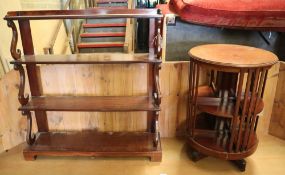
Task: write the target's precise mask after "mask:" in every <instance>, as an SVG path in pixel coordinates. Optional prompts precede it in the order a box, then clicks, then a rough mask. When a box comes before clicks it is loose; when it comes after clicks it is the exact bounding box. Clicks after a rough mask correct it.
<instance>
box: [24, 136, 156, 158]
mask: <svg viewBox="0 0 285 175" xmlns="http://www.w3.org/2000/svg"><path fill="white" fill-rule="evenodd" d="M153 137H155V136H154V134H152V133H149V132H98V131H81V132H41V133H38V135H37V139H36V141H35V142H34V144H32V145H30V146H28V147H27V148H26V149H25V150H24V157H25V159H26V160H33V159H34V158H35V157H36V156H46V155H48V156H104V157H106V156H110V157H115V156H119V157H132V156H144V157H150V158H151V161H161V145H160V140H158V142H159V143H158V146H157V147H154V146H153ZM75 140H76V142H75Z"/></svg>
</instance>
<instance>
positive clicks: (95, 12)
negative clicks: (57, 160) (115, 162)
mask: <svg viewBox="0 0 285 175" xmlns="http://www.w3.org/2000/svg"><path fill="white" fill-rule="evenodd" d="M87 18H155V20H156V21H158V24H159V25H156V26H153V27H155V31H157V32H158V34H159V35H158V36H159V37H156V38H158V39H156V40H157V43H158V44H156V47H155V48H154V49H150V51H149V53H148V54H123V53H102V54H99V53H96V54H78V55H65V56H63V55H58V56H54V55H53V56H48V55H43V56H35V55H34V46H33V39H32V35H31V28H30V20H51V19H87ZM5 19H6V20H7V21H8V26H9V27H11V29H12V32H13V38H12V42H11V55H12V56H13V58H14V59H15V60H14V61H12V62H11V63H12V64H14V66H15V69H16V70H18V71H19V73H20V90H19V102H20V103H21V105H22V106H21V107H20V108H19V110H21V111H22V114H23V115H25V116H27V128H28V129H27V139H26V140H27V143H28V145H29V146H28V147H27V148H26V149H25V150H24V157H25V159H26V160H34V158H35V157H36V156H37V155H52V156H147V157H150V158H151V161H161V156H162V153H161V145H160V135H159V128H158V121H159V120H158V117H159V110H160V108H159V106H160V103H161V93H160V87H159V70H160V63H161V43H160V41H161V40H160V38H161V37H160V35H162V34H161V32H162V29H161V27H162V21H163V15H161V14H159V12H158V11H157V10H156V9H118V8H96V9H88V10H43V11H17V12H8V14H7V15H6V17H5ZM13 20H18V22H19V28H20V34H21V38H22V45H23V50H24V56H23V57H22V58H21V59H20V51H18V50H16V44H17V39H18V38H17V37H18V33H17V30H16V26H15V24H14V23H13ZM106 25H113V24H106ZM106 25H103V24H97V25H92V26H88V25H84V26H83V27H105V26H106ZM116 27H125V25H124V26H116ZM105 35H106V34H105ZM106 36H107V35H106ZM149 40H150V41H154V37H153V38H149ZM117 44H121V43H117ZM93 46H94V45H93ZM93 46H92V47H93ZM97 46H98V45H97ZM97 46H96V47H97ZM113 46H115V45H114V43H113V45H112V47H113ZM116 46H121V45H116ZM90 47H91V46H90ZM98 47H106V45H105V46H103V45H102V46H98ZM152 50H156V51H158V50H159V52H157V53H158V55H155V54H154V53H153V51H152ZM136 63H145V64H148V81H147V83H148V95H146V96H128V97H127V96H124V97H120V96H119V97H110V96H109V97H108V96H107V97H95V96H88V97H84V96H76V97H75V96H64V97H62V96H58V97H56V96H44V94H43V93H42V88H41V80H40V76H39V75H38V70H37V65H38V64H136ZM23 64H25V65H26V70H27V75H28V78H29V84H30V89H31V98H30V99H29V98H28V97H25V96H24V86H25V73H24V68H23ZM28 99H29V101H28ZM31 111H34V112H35V116H36V121H37V126H38V133H37V134H36V135H37V137H35V136H34V135H33V133H32V117H31ZM46 111H97V112H107V111H108V112H127V111H147V112H148V121H147V122H148V123H147V125H148V129H147V131H148V132H140V133H136V132H135V133H99V132H85V131H84V132H73V133H53V132H49V128H48V123H47V116H46Z"/></svg>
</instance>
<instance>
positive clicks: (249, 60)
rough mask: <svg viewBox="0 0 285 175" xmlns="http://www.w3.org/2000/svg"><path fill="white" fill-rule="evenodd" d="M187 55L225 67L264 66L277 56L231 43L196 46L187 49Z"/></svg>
mask: <svg viewBox="0 0 285 175" xmlns="http://www.w3.org/2000/svg"><path fill="white" fill-rule="evenodd" d="M189 55H190V56H191V57H192V58H193V59H195V60H197V61H201V62H204V63H209V64H214V65H221V66H225V67H228V66H229V67H240V68H246V67H265V66H272V65H273V64H275V63H277V61H278V58H277V56H276V55H275V54H273V53H271V52H269V51H265V50H262V49H258V48H254V47H249V46H241V45H231V44H209V45H202V46H197V47H195V48H193V49H191V50H190V51H189Z"/></svg>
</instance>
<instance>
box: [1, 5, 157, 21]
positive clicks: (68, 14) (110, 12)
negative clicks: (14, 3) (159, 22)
mask: <svg viewBox="0 0 285 175" xmlns="http://www.w3.org/2000/svg"><path fill="white" fill-rule="evenodd" d="M162 17H163V15H161V14H160V12H159V11H158V10H157V9H114V8H113V9H112V8H107V9H106V8H105V9H104V8H96V9H95V8H92V9H84V10H38V11H10V12H8V13H7V15H6V16H5V18H4V19H5V20H49V19H87V18H162Z"/></svg>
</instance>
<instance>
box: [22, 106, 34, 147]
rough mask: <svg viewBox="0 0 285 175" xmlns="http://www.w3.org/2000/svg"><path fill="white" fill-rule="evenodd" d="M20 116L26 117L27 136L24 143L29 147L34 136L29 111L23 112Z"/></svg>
mask: <svg viewBox="0 0 285 175" xmlns="http://www.w3.org/2000/svg"><path fill="white" fill-rule="evenodd" d="M22 115H26V116H27V135H26V141H27V143H28V144H29V145H32V144H33V143H34V142H35V140H36V136H35V135H34V134H33V133H32V116H31V112H30V111H23V112H22Z"/></svg>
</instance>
